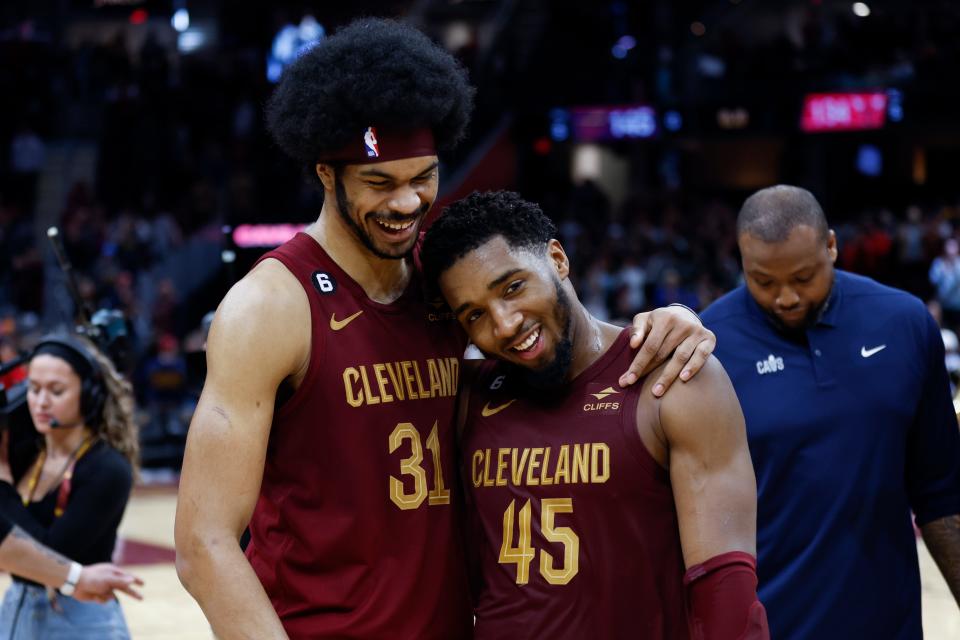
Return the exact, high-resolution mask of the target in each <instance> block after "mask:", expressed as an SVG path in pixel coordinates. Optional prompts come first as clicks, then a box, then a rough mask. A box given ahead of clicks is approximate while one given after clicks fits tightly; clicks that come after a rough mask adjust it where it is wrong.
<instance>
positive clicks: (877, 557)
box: [703, 271, 960, 640]
mask: <svg viewBox="0 0 960 640" xmlns="http://www.w3.org/2000/svg"><path fill="white" fill-rule="evenodd" d="M703 320H704V322H705V323H706V325H707V326H708V327H709V328H710V329H711V330H713V332H714V333H716V335H717V348H716V351H715V352H714V353H715V355H716V356H717V357H718V358H719V360H720V362H721V363H722V364H723V366H724V368H725V369H726V371H727V373H728V374H729V376H730V378H731V380H732V381H733V385H734V387H735V389H736V391H737V396H738V397H739V399H740V405H741V406H742V407H743V414H744V417H745V418H746V425H747V437H748V440H749V444H750V454H751V456H752V457H753V467H754V470H755V471H756V474H757V491H758V509H757V551H758V573H759V579H760V585H759V593H760V599H761V601H762V602H763V603H764V606H765V607H766V609H767V615H768V618H769V621H770V632H771V637H773V638H777V639H778V640H783V639H798V638H803V639H810V640H825V639H832V638H837V639H841V638H842V639H844V640H849V639H850V638H885V639H891V640H893V639H896V640H905V639H910V640H912V639H915V638H917V639H918V638H921V637H922V628H921V619H920V576H919V568H918V564H917V552H916V542H915V538H914V532H913V527H912V524H911V520H910V511H911V509H912V510H913V512H914V513H915V515H916V519H917V524H918V525H921V526H922V525H924V524H926V523H928V522H930V521H932V520H936V519H938V518H941V517H943V516H947V515H951V514H956V513H960V434H958V429H957V419H956V416H955V414H954V412H953V407H952V404H951V398H950V385H949V381H948V379H947V372H946V369H945V367H944V353H943V342H942V340H941V337H940V330H939V328H938V327H937V325H936V323H935V322H934V320H933V318H932V317H931V316H930V314H929V313H928V312H927V310H926V308H925V307H924V305H923V303H921V302H920V300H918V299H917V298H915V297H913V296H911V295H909V294H907V293H904V292H903V291H899V290H897V289H892V288H890V287H885V286H883V285H881V284H878V283H877V282H874V281H873V280H870V279H868V278H864V277H861V276H857V275H854V274H850V273H845V272H842V271H837V272H836V281H835V284H834V287H833V291H832V292H831V294H830V299H829V302H828V305H827V307H826V309H825V311H824V313H823V315H822V317H821V319H820V321H819V322H818V323H817V324H816V326H814V327H812V328H810V329H808V330H807V331H806V332H805V333H806V335H805V337H804V336H800V337H796V338H793V339H791V338H789V337H787V336H786V335H784V334H783V333H781V332H779V331H778V330H777V329H776V328H775V327H774V325H773V323H772V322H771V321H770V320H769V318H768V317H767V316H766V315H765V314H764V312H763V311H762V310H761V309H760V307H759V306H758V305H757V303H756V302H755V301H754V300H753V298H752V297H751V296H750V294H749V292H748V291H747V290H746V287H740V288H738V289H735V290H733V291H731V292H730V293H728V294H727V295H725V296H724V297H722V298H720V299H719V300H717V301H716V302H715V303H714V304H713V305H711V306H710V308H708V309H707V310H706V311H705V312H704V313H703Z"/></svg>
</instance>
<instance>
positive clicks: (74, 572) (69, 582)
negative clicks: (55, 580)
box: [57, 562, 83, 596]
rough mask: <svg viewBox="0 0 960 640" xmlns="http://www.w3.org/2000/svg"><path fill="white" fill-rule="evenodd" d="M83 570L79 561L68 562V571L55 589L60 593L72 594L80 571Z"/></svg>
mask: <svg viewBox="0 0 960 640" xmlns="http://www.w3.org/2000/svg"><path fill="white" fill-rule="evenodd" d="M82 571H83V565H81V564H80V563H79V562H71V563H70V571H69V572H67V579H66V581H65V582H64V583H63V584H62V585H60V588H59V589H57V591H59V592H60V593H61V594H62V595H65V596H72V595H73V592H74V591H75V590H76V589H77V582H78V581H79V580H80V572H82Z"/></svg>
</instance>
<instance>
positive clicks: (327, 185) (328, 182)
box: [314, 162, 336, 191]
mask: <svg viewBox="0 0 960 640" xmlns="http://www.w3.org/2000/svg"><path fill="white" fill-rule="evenodd" d="M314 171H316V172H317V177H318V178H320V183H321V184H323V189H324V191H333V190H334V184H335V183H336V174H335V173H334V168H333V167H332V166H330V165H329V164H326V163H324V162H318V163H317V164H316V166H315V167H314Z"/></svg>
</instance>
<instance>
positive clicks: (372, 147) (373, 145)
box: [363, 127, 380, 158]
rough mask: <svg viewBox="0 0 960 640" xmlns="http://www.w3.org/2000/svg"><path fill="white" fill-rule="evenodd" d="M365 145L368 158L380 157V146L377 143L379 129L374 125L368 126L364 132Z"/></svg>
mask: <svg viewBox="0 0 960 640" xmlns="http://www.w3.org/2000/svg"><path fill="white" fill-rule="evenodd" d="M363 146H364V147H366V150H367V157H368V158H379V157H380V146H379V145H378V143H377V130H376V129H374V128H373V127H367V130H366V131H365V132H364V133H363Z"/></svg>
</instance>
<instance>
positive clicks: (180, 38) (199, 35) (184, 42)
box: [177, 29, 207, 53]
mask: <svg viewBox="0 0 960 640" xmlns="http://www.w3.org/2000/svg"><path fill="white" fill-rule="evenodd" d="M206 43H207V34H206V33H204V32H203V31H201V30H199V29H187V30H186V31H184V32H183V33H181V34H179V35H177V50H178V51H179V52H180V53H191V52H193V51H196V50H197V49H199V48H200V47H202V46H203V45H205V44H206Z"/></svg>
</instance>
